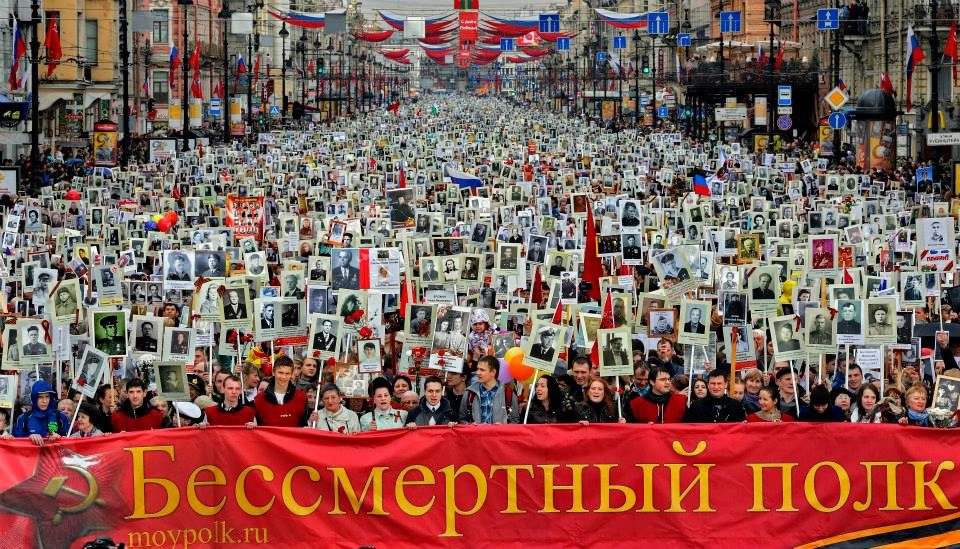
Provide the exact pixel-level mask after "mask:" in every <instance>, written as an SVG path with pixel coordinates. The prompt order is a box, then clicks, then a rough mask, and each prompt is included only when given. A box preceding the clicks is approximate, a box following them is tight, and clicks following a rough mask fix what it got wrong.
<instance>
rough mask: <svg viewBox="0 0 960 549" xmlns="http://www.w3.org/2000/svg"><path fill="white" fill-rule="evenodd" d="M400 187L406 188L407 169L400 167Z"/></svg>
mask: <svg viewBox="0 0 960 549" xmlns="http://www.w3.org/2000/svg"><path fill="white" fill-rule="evenodd" d="M400 188H401V189H406V188H407V170H405V169H403V168H400Z"/></svg>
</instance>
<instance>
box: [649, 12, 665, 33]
mask: <svg viewBox="0 0 960 549" xmlns="http://www.w3.org/2000/svg"><path fill="white" fill-rule="evenodd" d="M668 32H670V14H669V13H667V12H665V11H651V12H650V13H648V14H647V33H648V34H667V33H668Z"/></svg>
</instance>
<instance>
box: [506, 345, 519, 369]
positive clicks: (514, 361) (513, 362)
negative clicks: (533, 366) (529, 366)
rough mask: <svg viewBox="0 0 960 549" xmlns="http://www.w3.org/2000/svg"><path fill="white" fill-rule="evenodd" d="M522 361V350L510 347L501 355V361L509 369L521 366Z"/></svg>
mask: <svg viewBox="0 0 960 549" xmlns="http://www.w3.org/2000/svg"><path fill="white" fill-rule="evenodd" d="M523 359H524V354H523V349H521V348H520V347H511V348H509V349H507V352H506V353H504V355H503V361H504V362H506V363H507V365H508V366H510V367H511V368H514V367H518V366H522V365H523ZM511 371H512V370H511Z"/></svg>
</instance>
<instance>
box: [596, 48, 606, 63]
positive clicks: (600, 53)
mask: <svg viewBox="0 0 960 549" xmlns="http://www.w3.org/2000/svg"><path fill="white" fill-rule="evenodd" d="M606 60H607V52H605V51H598V52H597V61H599V62H601V63H603V62H604V61H606Z"/></svg>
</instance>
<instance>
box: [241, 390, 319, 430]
mask: <svg viewBox="0 0 960 549" xmlns="http://www.w3.org/2000/svg"><path fill="white" fill-rule="evenodd" d="M253 406H254V408H256V411H257V424H258V425H265V426H269V427H303V426H304V425H306V424H307V395H306V393H304V392H303V391H300V390H298V389H297V388H296V386H294V385H293V383H291V384H290V386H289V387H288V388H287V393H286V394H285V395H284V397H283V404H277V398H276V397H275V396H274V394H273V383H271V384H270V385H269V386H267V388H266V390H264V391H261V392H259V393H257V396H256V398H254V399H253Z"/></svg>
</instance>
